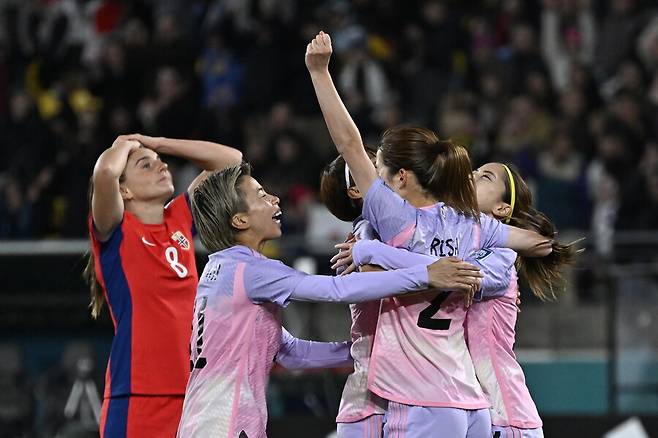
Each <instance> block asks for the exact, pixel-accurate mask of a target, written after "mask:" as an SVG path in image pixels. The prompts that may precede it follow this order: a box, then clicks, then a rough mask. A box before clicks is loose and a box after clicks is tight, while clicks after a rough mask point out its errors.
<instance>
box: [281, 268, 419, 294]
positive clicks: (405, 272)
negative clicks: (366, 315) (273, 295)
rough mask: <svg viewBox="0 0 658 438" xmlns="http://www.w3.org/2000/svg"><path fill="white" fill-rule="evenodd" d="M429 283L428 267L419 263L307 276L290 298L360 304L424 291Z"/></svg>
mask: <svg viewBox="0 0 658 438" xmlns="http://www.w3.org/2000/svg"><path fill="white" fill-rule="evenodd" d="M428 286H429V278H428V272H427V266H425V265H418V266H414V267H412V268H407V269H399V270H396V271H388V272H363V273H361V272H357V273H353V274H350V275H346V276H342V277H330V276H326V275H308V276H306V277H304V278H303V279H302V280H301V281H300V282H299V284H298V285H297V286H296V287H295V290H294V291H293V293H292V294H291V298H292V299H296V300H306V301H327V302H343V303H359V302H364V301H372V300H379V299H382V298H386V297H390V296H393V295H399V294H402V293H405V292H415V291H419V290H424V289H427V288H428Z"/></svg>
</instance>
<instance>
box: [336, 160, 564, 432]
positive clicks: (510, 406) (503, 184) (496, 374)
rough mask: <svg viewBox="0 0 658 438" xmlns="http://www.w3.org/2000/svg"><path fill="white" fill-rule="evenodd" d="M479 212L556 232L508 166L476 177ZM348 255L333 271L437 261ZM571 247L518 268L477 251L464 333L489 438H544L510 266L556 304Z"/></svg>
mask: <svg viewBox="0 0 658 438" xmlns="http://www.w3.org/2000/svg"><path fill="white" fill-rule="evenodd" d="M474 182H475V187H476V190H477V197H478V205H479V206H480V208H481V209H482V211H483V212H484V213H486V214H488V215H489V216H491V217H494V218H496V219H498V220H503V221H506V222H509V223H513V224H515V225H517V226H523V227H528V228H532V229H538V230H541V232H542V234H545V235H549V236H550V235H554V234H555V228H554V226H553V224H552V223H551V222H550V220H549V219H548V218H546V216H544V215H543V214H542V213H540V212H538V211H536V210H535V209H534V208H532V206H531V204H532V197H531V194H530V190H529V189H528V187H527V185H526V184H525V182H524V181H523V179H522V178H521V176H520V175H519V173H518V172H517V171H516V170H515V169H514V168H513V167H511V166H510V165H503V164H500V163H488V164H485V165H484V166H482V167H481V168H479V169H478V170H476V171H475V172H474ZM338 246H339V247H340V248H342V249H344V250H347V251H345V252H343V253H341V254H340V258H339V260H337V261H336V264H337V265H339V266H344V265H345V264H349V263H352V262H354V263H356V264H357V265H360V264H376V265H379V266H382V267H385V268H386V269H399V268H403V267H407V266H414V265H417V264H426V263H428V262H430V261H431V260H434V258H431V257H428V256H424V255H421V254H412V253H410V252H407V251H403V250H399V249H394V248H391V247H387V246H384V245H382V244H379V243H378V242H368V241H359V242H358V243H357V245H356V246H354V247H353V248H352V244H348V245H345V244H341V245H338ZM576 253H577V251H575V248H574V244H569V245H561V244H558V243H554V245H553V251H552V252H551V254H550V255H549V256H547V257H544V258H524V257H520V258H519V259H518V260H517V256H516V253H515V252H514V251H512V250H509V249H506V248H493V249H491V250H481V251H478V253H477V254H476V256H475V260H474V263H476V264H477V265H478V266H480V268H481V272H482V273H483V274H484V278H483V282H482V290H483V292H488V293H486V294H484V295H483V296H481V297H480V298H487V296H488V297H497V299H490V300H482V301H476V302H475V303H474V304H473V305H472V306H471V307H470V308H469V310H468V315H467V320H466V327H467V333H468V347H469V351H470V354H471V357H472V358H473V361H474V364H475V370H476V374H477V377H478V379H479V381H480V383H481V385H482V387H483V389H484V392H485V394H486V395H487V398H488V399H489V401H490V403H491V405H492V407H491V409H490V411H491V417H492V430H493V432H494V436H497V437H501V438H505V437H510V438H513V437H527V438H536V437H543V433H542V430H541V425H542V423H541V419H540V418H539V415H538V413H537V409H536V407H535V404H534V402H533V401H532V398H531V396H530V393H529V391H528V388H527V387H526V385H525V379H524V376H523V370H522V369H521V367H520V365H519V363H518V362H517V361H516V357H515V356H514V352H513V350H512V348H513V345H514V326H515V324H516V317H517V307H516V299H517V296H518V284H517V274H516V269H515V262H516V264H517V265H518V266H520V274H521V276H522V277H524V279H525V280H526V281H527V282H528V284H529V285H530V287H531V289H532V291H533V293H534V294H535V295H536V296H537V297H539V298H540V299H542V300H546V299H554V298H555V290H556V289H558V288H560V287H561V286H562V284H563V280H562V276H561V269H562V268H563V267H564V265H565V264H569V263H571V262H572V261H573V258H574V256H575V254H576Z"/></svg>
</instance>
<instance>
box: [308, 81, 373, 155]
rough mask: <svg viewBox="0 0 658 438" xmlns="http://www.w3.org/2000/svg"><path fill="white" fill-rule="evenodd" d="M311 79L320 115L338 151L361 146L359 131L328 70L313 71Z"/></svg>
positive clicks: (353, 149)
mask: <svg viewBox="0 0 658 438" xmlns="http://www.w3.org/2000/svg"><path fill="white" fill-rule="evenodd" d="M311 80H312V81H313V88H314V89H315V95H316V96H317V98H318V103H319V104H320V109H321V110H322V116H323V117H324V120H325V123H326V124H327V129H328V130H329V134H330V135H331V139H332V141H333V142H334V144H335V145H336V149H338V152H339V153H340V154H341V155H344V154H349V153H351V152H353V151H358V150H359V149H361V148H363V141H362V140H361V133H360V132H359V129H358V128H357V126H356V124H355V123H354V121H353V120H352V117H351V116H350V114H349V112H348V111H347V108H345V105H344V104H343V101H342V100H341V98H340V96H339V95H338V91H337V90H336V87H335V86H334V83H333V80H332V79H331V75H330V74H329V71H328V70H324V71H319V72H318V71H313V72H311Z"/></svg>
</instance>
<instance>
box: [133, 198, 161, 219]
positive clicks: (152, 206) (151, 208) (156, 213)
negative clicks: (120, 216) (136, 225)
mask: <svg viewBox="0 0 658 438" xmlns="http://www.w3.org/2000/svg"><path fill="white" fill-rule="evenodd" d="M126 210H128V211H129V212H131V213H132V214H134V215H135V216H137V219H139V221H140V222H141V223H143V224H161V223H163V222H164V205H163V204H162V203H161V202H140V201H129V202H126Z"/></svg>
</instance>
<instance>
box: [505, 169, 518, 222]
mask: <svg viewBox="0 0 658 438" xmlns="http://www.w3.org/2000/svg"><path fill="white" fill-rule="evenodd" d="M503 168H504V169H505V171H506V172H507V176H508V177H509V191H510V211H509V214H508V215H507V217H506V218H505V219H504V221H505V223H509V220H510V219H512V214H513V213H514V202H515V201H516V186H515V185H514V176H513V175H512V171H511V170H510V169H509V167H507V166H506V165H505V164H503Z"/></svg>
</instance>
